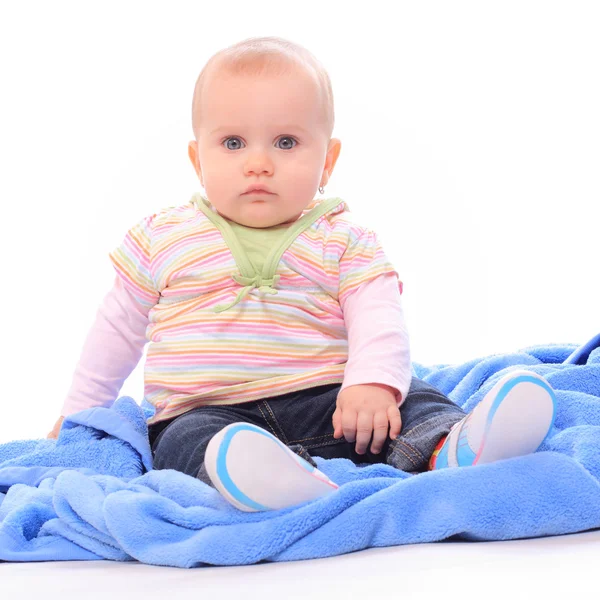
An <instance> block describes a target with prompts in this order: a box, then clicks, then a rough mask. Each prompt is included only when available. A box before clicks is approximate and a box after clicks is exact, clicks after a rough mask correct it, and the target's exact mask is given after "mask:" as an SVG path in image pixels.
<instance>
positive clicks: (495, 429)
mask: <svg viewBox="0 0 600 600" xmlns="http://www.w3.org/2000/svg"><path fill="white" fill-rule="evenodd" d="M496 385H497V386H498V388H499V389H498V392H497V394H496V397H495V399H494V402H493V403H492V406H491V407H490V410H489V412H488V414H487V418H486V424H485V431H484V434H483V436H482V439H481V441H480V444H479V448H478V449H477V452H476V457H475V460H474V462H473V464H474V465H476V464H485V463H490V462H495V461H497V460H503V459H506V458H514V457H516V456H524V455H526V454H531V453H533V452H535V451H536V450H537V449H538V448H539V447H540V446H541V444H542V443H543V442H544V441H545V440H546V438H547V437H548V435H549V434H550V431H551V429H552V425H553V423H554V417H555V415H556V396H555V394H554V390H553V389H552V388H551V387H550V386H549V385H548V383H547V382H546V381H545V380H544V379H543V378H542V377H540V376H538V375H537V374H535V373H531V372H530V371H513V372H512V373H508V374H507V375H506V376H505V377H504V378H503V379H502V380H501V381H500V382H498V383H497V384H496ZM492 392H493V390H492Z"/></svg>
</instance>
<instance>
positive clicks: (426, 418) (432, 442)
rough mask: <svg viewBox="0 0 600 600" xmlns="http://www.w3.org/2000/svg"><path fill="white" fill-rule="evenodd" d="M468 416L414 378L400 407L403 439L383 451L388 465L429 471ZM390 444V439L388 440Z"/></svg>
mask: <svg viewBox="0 0 600 600" xmlns="http://www.w3.org/2000/svg"><path fill="white" fill-rule="evenodd" d="M465 415H466V413H465V412H464V411H463V410H462V408H460V406H457V405H456V404H454V402H452V400H450V399H449V398H448V397H447V396H445V395H444V394H443V393H442V392H441V391H440V390H438V389H437V388H435V387H434V386H432V385H430V384H429V383H426V382H425V381H422V380H421V379H418V378H416V377H414V376H413V378H412V381H411V384H410V389H409V390H408V394H407V395H406V399H405V400H404V402H403V403H402V405H401V406H400V416H401V417H402V429H401V430H400V435H399V436H398V437H397V438H396V439H395V440H392V441H391V442H389V444H388V443H387V440H386V444H385V445H384V447H383V451H384V453H385V454H384V458H385V462H386V463H387V464H388V465H391V466H393V467H396V468H397V469H400V470H402V471H407V472H409V473H421V472H423V471H427V470H428V468H429V459H430V457H431V455H432V454H433V452H434V450H435V448H436V446H438V444H439V443H440V440H444V439H445V438H446V436H447V435H448V433H450V430H451V429H452V427H453V426H454V425H456V423H458V422H459V421H461V420H462V419H464V417H465ZM388 440H389V436H388Z"/></svg>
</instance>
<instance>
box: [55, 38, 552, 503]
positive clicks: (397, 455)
mask: <svg viewBox="0 0 600 600" xmlns="http://www.w3.org/2000/svg"><path fill="white" fill-rule="evenodd" d="M192 126H193V131H194V138H195V139H194V141H191V142H190V143H189V148H188V153H189V157H190V160H191V162H192V164H193V166H194V169H195V171H196V173H197V175H198V178H199V180H200V183H201V184H202V186H203V187H204V189H205V191H206V194H205V195H199V194H194V195H193V196H192V198H191V200H190V201H189V202H188V203H187V204H178V205H175V206H170V207H168V208H164V209H162V210H159V211H158V212H156V213H154V214H152V215H149V216H146V217H144V218H143V219H141V220H140V221H139V222H138V223H137V224H136V225H134V226H133V227H132V228H131V229H130V230H129V231H128V232H127V234H126V236H125V238H124V240H123V242H122V244H121V245H120V246H119V247H118V248H116V249H115V250H114V251H113V252H111V253H110V259H111V261H112V264H113V266H114V268H115V271H116V278H115V281H114V286H113V288H112V289H111V290H110V291H109V292H108V294H107V295H106V297H105V298H104V301H103V303H102V305H101V306H100V308H99V310H98V313H97V316H96V320H95V322H94V324H93V327H92V329H91V331H90V332H89V334H88V337H87V339H86V341H85V343H84V346H83V349H82V353H81V357H80V360H79V363H78V365H77V367H76V370H75V374H74V377H73V383H72V386H71V389H70V391H69V394H68V396H67V398H66V400H65V403H64V406H63V409H62V413H61V418H60V419H59V420H58V421H57V423H56V425H55V427H54V429H53V431H52V432H51V433H50V434H49V436H48V437H56V436H57V435H58V432H59V430H60V427H61V424H62V420H63V418H64V417H65V416H67V415H70V414H72V413H75V412H78V411H80V410H84V409H87V408H91V407H93V406H105V405H110V404H111V403H112V402H113V401H114V400H115V398H116V397H117V395H118V392H119V390H120V388H121V386H122V384H123V382H124V381H125V379H126V378H127V377H128V376H129V374H130V373H131V371H132V370H133V369H134V368H135V366H136V365H137V363H138V362H139V360H140V358H141V356H142V354H143V349H144V346H145V344H146V343H147V342H149V346H148V349H147V357H146V361H145V371H144V404H146V405H152V407H153V409H154V415H153V416H151V417H150V418H149V419H148V421H147V423H148V429H149V438H150V444H151V447H152V454H153V459H154V468H155V469H176V470H178V471H181V472H183V473H186V474H188V475H191V476H193V477H197V478H198V479H200V480H201V481H203V482H205V483H206V484H208V485H212V486H213V487H215V488H216V489H218V490H219V491H220V492H221V494H222V495H223V496H224V498H226V499H227V500H228V501H229V502H230V503H231V504H233V505H234V506H236V507H237V508H239V509H240V510H244V511H260V510H269V509H278V508H284V507H288V506H294V505H296V504H299V503H302V502H306V501H310V500H314V499H316V498H320V497H322V496H324V495H326V494H330V493H333V492H335V490H336V489H337V485H336V484H335V482H333V481H330V480H329V479H328V478H327V477H326V476H325V475H324V474H323V473H321V472H320V471H319V470H318V469H316V463H315V461H314V460H313V458H312V457H315V456H319V457H322V458H346V459H350V460H351V461H353V462H354V463H357V464H363V463H377V462H380V463H386V464H388V465H391V466H393V467H395V468H397V469H402V470H404V471H407V472H410V473H421V472H423V471H427V470H430V469H439V468H442V467H459V466H469V465H475V464H483V463H489V462H491V461H495V460H500V459H504V458H510V457H514V456H520V455H523V454H527V453H531V452H535V450H536V449H537V448H538V447H539V446H540V444H541V443H542V441H543V440H544V438H545V437H546V435H547V434H548V432H549V430H550V427H551V425H552V422H553V418H554V402H555V398H554V393H553V391H552V389H551V387H550V386H549V385H548V383H547V382H546V381H545V380H544V379H543V378H542V377H540V376H538V375H536V374H534V373H529V372H527V371H516V372H514V371H513V372H511V373H508V374H507V375H505V376H504V377H502V378H501V379H500V380H499V381H498V382H497V383H496V385H495V386H494V387H493V388H492V389H491V390H490V391H489V392H488V394H487V395H486V396H485V398H484V399H483V400H482V401H481V402H480V403H479V404H478V405H477V407H476V408H475V410H474V411H473V412H472V413H470V414H468V415H466V414H465V412H464V411H463V410H462V409H461V408H460V407H459V406H457V405H455V404H454V403H453V402H452V401H451V400H450V399H449V398H447V397H446V396H445V395H444V394H443V393H441V392H440V391H439V390H437V389H436V388H434V387H433V386H431V385H429V384H427V383H425V382H424V381H421V380H419V379H417V378H416V377H413V376H412V369H411V363H410V351H409V340H408V335H407V328H406V325H405V322H404V317H403V311H402V308H401V294H402V283H401V282H400V280H399V277H398V273H397V272H396V271H395V270H394V267H393V265H392V264H391V263H390V261H389V260H388V258H387V257H386V255H385V253H384V251H383V248H382V246H381V244H380V242H379V240H378V238H377V236H376V234H375V233H374V232H373V231H372V230H370V229H367V228H365V227H363V226H361V225H360V224H357V223H356V222H355V221H354V220H353V219H352V215H351V214H350V211H349V207H348V206H347V204H346V203H345V202H344V201H343V200H341V199H340V198H336V197H332V198H327V199H315V198H314V196H315V192H316V190H317V189H318V190H319V192H320V194H323V193H324V188H325V186H326V185H327V183H328V182H329V179H330V177H331V175H332V173H333V169H334V167H335V165H336V162H337V160H338V158H339V155H340V149H341V143H340V140H338V139H336V138H332V137H331V135H332V131H333V126H334V110H333V94H332V89H331V83H330V80H329V77H328V75H327V73H326V71H325V69H324V68H323V67H322V65H321V64H320V63H319V62H318V61H317V60H316V59H315V57H314V56H313V55H312V54H311V53H310V52H308V51H307V50H306V49H304V48H303V47H301V46H299V45H297V44H294V43H291V42H289V41H286V40H282V39H280V38H275V37H269V38H253V39H249V40H244V41H242V42H240V43H238V44H235V45H233V46H231V47H229V48H226V49H224V50H222V51H220V52H218V53H217V54H215V55H214V56H213V57H212V58H211V59H210V60H209V61H208V63H207V64H206V65H205V67H204V69H203V70H202V72H201V73H200V76H199V78H198V80H197V82H196V87H195V91H194V97H193V102H192Z"/></svg>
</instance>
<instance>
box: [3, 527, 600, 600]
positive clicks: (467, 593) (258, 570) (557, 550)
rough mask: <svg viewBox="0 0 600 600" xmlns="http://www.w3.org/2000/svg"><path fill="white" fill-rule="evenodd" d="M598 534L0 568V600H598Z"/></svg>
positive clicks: (599, 535) (39, 564)
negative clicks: (208, 562)
mask: <svg viewBox="0 0 600 600" xmlns="http://www.w3.org/2000/svg"><path fill="white" fill-rule="evenodd" d="M599 556H600V531H592V532H586V533H581V534H574V535H568V536H560V537H551V538H541V539H530V540H519V541H507V542H481V543H471V542H444V543H437V544H419V545H413V546H396V547H393V548H375V549H369V550H365V551H362V552H356V553H353V554H347V555H344V556H336V557H333V558H327V559H319V560H308V561H299V562H288V563H265V564H260V565H251V566H244V567H206V568H197V569H177V568H172V567H155V566H151V565H145V564H141V563H127V564H123V563H116V562H110V561H87V562H46V563H1V564H0V590H1V593H0V596H1V597H2V598H14V599H17V600H28V599H30V598H44V599H45V600H55V599H59V598H60V599H61V600H63V599H64V598H69V599H71V598H85V600H95V599H102V600H107V599H109V600H118V599H120V598H128V599H135V598H144V599H154V598H161V599H167V600H174V599H177V600H184V599H187V598H194V599H197V600H205V599H207V598H214V599H215V600H223V599H224V598H227V599H228V598H236V599H238V598H239V599H240V600H247V599H250V598H252V599H253V598H260V599H261V600H265V599H271V598H278V599H279V598H281V599H282V600H284V599H285V600H287V599H289V598H302V599H303V600H309V599H310V600H318V599H321V598H327V599H329V600H332V599H334V598H340V599H343V600H346V599H354V598H360V599H361V600H372V599H373V600H376V599H379V598H381V599H382V600H383V599H386V600H387V599H388V598H394V599H398V600H409V599H412V598H415V599H417V598H418V599H420V600H423V599H427V600H429V599H432V600H433V599H436V600H437V599H438V598H439V600H447V599H448V598H457V599H458V598H460V599H462V600H466V599H471V598H473V599H475V598H477V599H480V598H481V599H485V600H489V599H495V598H503V599H508V600H520V599H527V600H536V599H538V598H540V599H541V598H543V599H544V600H549V599H554V598H556V599H558V598H560V599H561V600H566V599H568V598H577V599H578V600H580V599H584V598H594V599H598V598H600V585H599V583H598V564H599V562H598V557H599Z"/></svg>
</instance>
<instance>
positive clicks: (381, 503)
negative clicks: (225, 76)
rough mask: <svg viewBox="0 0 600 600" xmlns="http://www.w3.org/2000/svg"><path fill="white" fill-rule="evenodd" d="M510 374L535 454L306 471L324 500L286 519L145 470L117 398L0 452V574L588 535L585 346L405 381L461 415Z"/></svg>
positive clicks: (594, 442) (594, 474) (595, 477)
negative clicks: (543, 405) (524, 379)
mask: <svg viewBox="0 0 600 600" xmlns="http://www.w3.org/2000/svg"><path fill="white" fill-rule="evenodd" d="M521 368H526V369H529V370H531V371H534V372H536V373H539V374H540V375H543V376H544V377H545V378H546V379H547V381H548V382H549V383H550V385H552V387H553V388H554V389H555V391H556V396H557V400H558V406H557V413H556V421H555V424H554V428H553V430H552V432H551V434H550V435H549V436H548V438H547V439H546V441H545V442H544V444H543V446H542V447H541V448H540V449H539V450H538V452H536V453H535V454H532V455H529V456H523V457H519V458H514V459H509V460H503V461H499V462H497V463H493V464H489V465H480V466H476V467H466V468H459V469H445V470H441V471H434V472H430V473H422V474H418V475H410V474H408V473H405V472H403V471H398V470H396V469H394V468H392V467H389V466H387V465H381V464H380V465H354V464H353V463H352V462H350V461H348V460H345V459H335V460H325V459H322V458H319V457H317V458H315V461H316V463H317V465H318V467H319V469H321V470H322V471H323V472H324V473H326V474H327V475H328V476H329V477H330V478H331V479H332V480H333V481H335V482H336V483H338V484H339V485H340V489H339V490H337V491H336V492H335V493H333V494H331V495H329V496H327V497H326V498H322V499H320V500H317V501H315V502H310V503H305V504H302V505H299V506H296V507H292V508H289V509H284V510H278V511H272V512H264V513H243V512H241V511H238V510H237V509H235V508H233V507H232V506H231V505H230V504H229V503H228V502H226V501H225V500H224V499H223V498H222V497H221V496H220V495H219V493H218V492H217V491H216V490H214V489H212V488H210V487H209V486H207V485H205V484H204V483H202V482H201V481H199V480H197V479H194V478H192V477H189V476H187V475H184V474H182V473H179V472H177V471H173V470H163V471H155V470H153V469H152V454H151V450H150V445H149V442H148V430H147V426H146V419H147V418H148V417H149V416H150V415H149V408H148V406H147V405H145V404H144V403H143V402H142V406H141V407H140V406H138V404H137V403H136V402H135V401H134V400H133V398H130V397H128V396H123V397H120V398H118V399H117V400H116V401H115V403H114V404H113V405H112V406H110V407H104V408H93V409H89V410H85V411H82V412H80V413H77V414H75V415H71V416H70V417H68V418H66V419H65V421H64V423H63V427H62V429H61V431H60V434H59V436H58V439H57V440H47V439H44V440H18V441H14V442H8V443H6V444H0V560H3V561H43V560H104V559H108V560H115V561H140V562H145V563H148V564H155V565H168V566H177V567H184V568H190V567H197V566H202V565H244V564H254V563H257V562H260V561H287V560H301V559H307V558H319V557H326V556H335V555H339V554H343V553H347V552H353V551H356V550H361V549H364V548H370V547H380V546H392V545H401V544H414V543H423V542H434V541H439V540H444V539H448V538H453V539H463V540H477V541H483V540H505V539H519V538H527V537H540V536H547V535H560V534H566V533H575V532H579V531H585V530H588V529H594V528H598V527H600V336H596V337H594V338H592V339H591V340H590V341H589V342H587V344H584V345H583V346H577V345H573V344H553V345H544V346H535V347H530V348H525V349H521V350H519V351H517V352H515V353H508V354H496V355H492V356H488V357H484V358H479V359H475V360H471V361H469V362H467V363H464V364H461V365H451V364H444V365H436V366H430V367H427V366H424V365H420V364H417V363H415V364H413V371H414V374H415V375H416V376H417V377H419V378H420V379H423V380H425V381H427V382H428V383H430V384H432V385H434V386H435V387H437V388H438V389H440V390H441V391H442V392H444V393H445V394H447V395H448V396H449V397H450V398H451V399H452V400H453V401H454V402H456V403H457V404H458V405H460V406H461V407H462V408H463V409H465V410H466V411H470V410H472V409H473V408H474V407H475V406H476V405H477V403H478V402H480V401H481V400H482V399H483V397H484V396H485V394H486V393H487V391H488V390H489V389H490V388H491V387H492V386H493V385H494V384H495V382H496V381H497V380H498V379H499V378H500V377H502V376H503V375H504V374H506V373H507V372H509V371H511V370H516V369H521Z"/></svg>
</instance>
